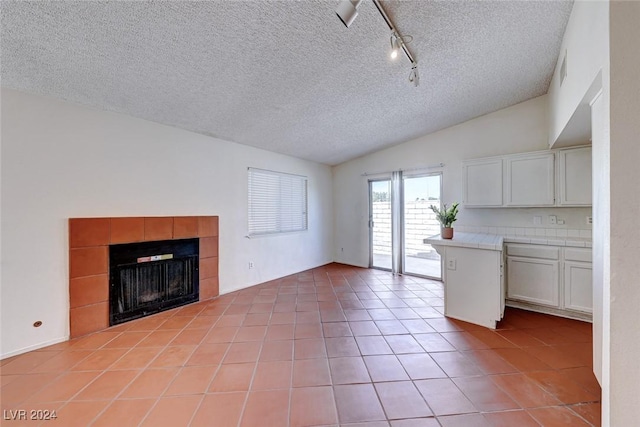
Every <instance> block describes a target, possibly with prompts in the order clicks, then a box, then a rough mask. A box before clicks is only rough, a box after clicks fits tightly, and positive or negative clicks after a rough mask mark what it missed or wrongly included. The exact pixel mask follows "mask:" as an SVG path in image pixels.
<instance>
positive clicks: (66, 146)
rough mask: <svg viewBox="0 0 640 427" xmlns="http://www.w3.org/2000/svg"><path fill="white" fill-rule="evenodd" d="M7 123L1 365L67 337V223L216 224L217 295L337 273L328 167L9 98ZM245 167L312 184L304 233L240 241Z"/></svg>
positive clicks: (7, 93)
mask: <svg viewBox="0 0 640 427" xmlns="http://www.w3.org/2000/svg"><path fill="white" fill-rule="evenodd" d="M2 113H3V115H2V158H1V160H2V182H1V185H2V188H1V192H2V193H1V194H2V217H1V220H2V224H1V225H2V241H1V243H2V249H3V253H2V273H1V280H2V283H1V290H2V313H1V316H2V317H1V323H2V348H1V349H0V354H2V355H3V357H6V356H7V355H11V354H15V353H18V352H23V351H26V350H28V349H33V348H37V347H41V346H44V345H46V344H48V343H53V342H57V341H61V340H64V339H66V337H67V336H68V334H69V326H68V311H69V294H68V229H67V219H68V218H70V217H102V216H104V217H113V216H161V215H219V216H220V290H221V292H222V293H226V292H230V291H233V290H236V289H240V288H243V287H246V286H250V285H253V284H256V283H260V282H264V281H267V280H271V279H274V278H278V277H282V276H285V275H288V274H292V273H295V272H298V271H302V270H305V269H308V268H312V267H316V266H319V265H322V264H325V263H328V262H330V261H332V229H333V225H332V212H333V208H332V196H331V191H332V186H331V181H332V176H331V169H330V168H329V167H328V166H325V165H320V164H316V163H313V162H308V161H303V160H299V159H295V158H292V157H288V156H284V155H279V154H275V153H271V152H268V151H264V150H259V149H255V148H251V147H247V146H243V145H239V144H235V143H231V142H227V141H222V140H219V139H215V138H211V137H207V136H203V135H199V134H195V133H191V132H187V131H184V130H180V129H176V128H172V127H168V126H163V125H159V124H156V123H151V122H147V121H144V120H139V119H135V118H132V117H128V116H123V115H119V114H113V113H108V112H103V111H97V110H92V109H88V108H83V107H79V106H76V105H72V104H69V103H66V102H63V101H59V100H54V99H49V98H44V97H40V96H34V95H27V94H24V93H20V92H16V91H12V90H5V89H3V90H2ZM248 166H253V167H259V168H265V169H273V170H278V171H282V172H290V173H295V174H301V175H306V176H308V177H309V230H308V231H306V232H303V233H293V234H287V235H280V236H272V237H262V238H254V239H247V238H245V235H246V234H247V167H248ZM249 261H252V262H253V263H254V264H255V268H254V269H253V270H249V269H248V262H249ZM36 320H41V321H43V326H42V327H40V328H38V329H36V328H34V327H33V326H32V324H33V322H34V321H36Z"/></svg>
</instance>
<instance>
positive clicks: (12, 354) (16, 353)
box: [0, 336, 69, 360]
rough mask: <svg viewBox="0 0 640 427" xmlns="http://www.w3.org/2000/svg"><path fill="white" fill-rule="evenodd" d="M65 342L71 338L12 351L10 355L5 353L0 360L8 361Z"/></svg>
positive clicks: (58, 339)
mask: <svg viewBox="0 0 640 427" xmlns="http://www.w3.org/2000/svg"><path fill="white" fill-rule="evenodd" d="M63 341H69V337H68V336H65V337H61V338H56V339H53V340H50V341H45V342H41V343H39V344H34V345H30V346H28V347H23V348H20V349H18V350H14V351H10V352H8V353H3V354H2V355H0V360H2V359H7V358H9V357H13V356H17V355H19V354H22V353H27V352H29V351H33V350H39V349H41V348H44V347H48V346H50V345H54V344H58V343H61V342H63Z"/></svg>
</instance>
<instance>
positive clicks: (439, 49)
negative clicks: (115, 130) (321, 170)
mask: <svg viewBox="0 0 640 427" xmlns="http://www.w3.org/2000/svg"><path fill="white" fill-rule="evenodd" d="M337 4H338V2H337V1H317V0H316V1H302V2H297V1H296V2H294V1H204V2H170V1H168V2H115V1H114V2H111V1H106V2H105V1H101V2H88V1H80V2H22V1H19V2H12V1H2V6H1V7H2V85H3V86H6V87H9V88H13V89H18V90H22V91H26V92H31V93H37V94H43V95H48V96H53V97H58V98H62V99H66V100H69V101H72V102H75V103H80V104H84V105H88V106H91V107H96V108H100V109H104V110H108V111H115V112H120V113H124V114H129V115H132V116H135V117H140V118H144V119H147V120H152V121H154V122H159V123H164V124H168V125H173V126H177V127H180V128H184V129H189V130H192V131H195V132H199V133H203V134H207V135H212V136H215V137H219V138H222V139H225V140H230V141H235V142H239V143H242V144H247V145H251V146H255V147H260V148H264V149H267V150H271V151H275V152H279V153H284V154H289V155H292V156H295V157H299V158H304V159H309V160H314V161H317V162H321V163H326V164H330V165H333V164H338V163H341V162H344V161H346V160H349V159H352V158H355V157H358V156H361V155H364V154H367V153H370V152H373V151H377V150H379V149H382V148H385V147H389V146H392V145H395V144H399V143H402V142H405V141H408V140H411V139H413V138H416V137H418V136H421V135H424V134H427V133H430V132H434V131H436V130H439V129H443V128H446V127H449V126H452V125H454V124H457V123H461V122H463V121H466V120H469V119H471V118H473V117H477V116H480V115H483V114H486V113H489V112H492V111H495V110H498V109H501V108H504V107H507V106H509V105H513V104H516V103H518V102H522V101H525V100H527V99H530V98H533V97H536V96H539V95H542V94H544V93H546V92H547V89H548V87H549V82H550V80H551V76H552V73H553V69H554V67H555V63H556V59H557V57H558V53H559V49H560V43H561V40H562V35H563V33H564V29H565V26H566V23H567V20H568V17H569V14H570V12H571V7H572V2H566V1H496V2H493V1H482V2H475V1H474V2H469V1H465V2H460V1H455V2H454V1H385V2H383V5H384V7H385V9H386V10H387V13H388V15H389V16H390V17H391V19H392V20H394V21H395V23H396V26H397V27H398V29H399V30H400V32H401V33H403V34H410V35H412V36H413V37H414V41H413V42H412V43H411V44H410V45H409V48H410V50H411V51H412V52H413V54H414V56H415V58H416V60H417V61H418V67H419V72H420V86H419V87H418V88H416V87H414V86H413V85H412V84H410V83H409V82H408V76H409V71H410V66H409V62H408V61H407V59H406V58H405V57H404V56H402V57H399V58H398V59H397V60H396V61H395V62H394V61H391V60H390V59H389V57H388V52H389V31H388V29H387V26H386V24H385V22H384V21H383V19H382V17H381V16H380V14H379V13H378V11H377V10H376V8H375V6H374V5H373V3H372V2H371V1H369V0H365V1H363V2H362V4H361V5H360V8H359V15H358V17H357V18H356V20H355V21H354V23H353V24H352V25H351V27H350V28H348V29H347V28H346V27H344V25H343V24H342V23H341V22H340V20H339V19H338V18H337V17H336V15H335V8H336V6H337Z"/></svg>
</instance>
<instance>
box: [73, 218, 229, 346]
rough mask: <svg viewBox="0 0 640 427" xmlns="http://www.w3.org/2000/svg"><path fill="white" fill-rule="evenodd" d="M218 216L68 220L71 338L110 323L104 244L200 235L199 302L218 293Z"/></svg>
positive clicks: (107, 262) (106, 253) (107, 258)
mask: <svg viewBox="0 0 640 427" xmlns="http://www.w3.org/2000/svg"><path fill="white" fill-rule="evenodd" d="M217 236H218V217H217V216H192V217H126V218H70V219H69V302H70V310H69V323H70V331H71V338H76V337H79V336H82V335H87V334H90V333H92V332H97V331H100V330H104V329H107V328H109V278H108V273H109V244H110V243H111V244H115V243H117V244H119V243H134V242H141V241H156V240H172V239H182V238H194V237H200V238H201V242H200V250H201V254H200V259H199V262H200V301H203V300H207V299H211V298H214V297H216V296H218V294H219V280H218V256H217V255H218V237H217Z"/></svg>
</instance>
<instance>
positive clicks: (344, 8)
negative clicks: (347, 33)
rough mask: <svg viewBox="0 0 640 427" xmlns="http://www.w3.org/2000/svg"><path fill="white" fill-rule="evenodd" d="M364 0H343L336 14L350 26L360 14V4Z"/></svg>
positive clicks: (346, 25)
mask: <svg viewBox="0 0 640 427" xmlns="http://www.w3.org/2000/svg"><path fill="white" fill-rule="evenodd" d="M361 1H362V0H342V1H341V2H340V3H339V4H338V7H337V8H336V15H338V18H340V20H341V21H342V23H343V24H344V26H345V27H347V28H349V25H351V23H352V22H353V21H354V20H355V19H356V16H358V6H359V5H360V2H361Z"/></svg>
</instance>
